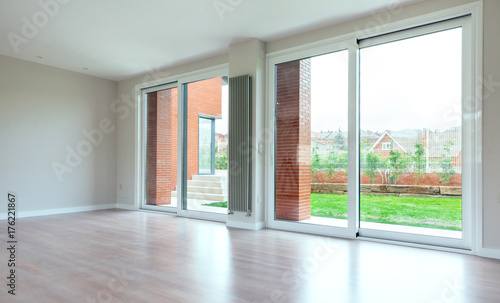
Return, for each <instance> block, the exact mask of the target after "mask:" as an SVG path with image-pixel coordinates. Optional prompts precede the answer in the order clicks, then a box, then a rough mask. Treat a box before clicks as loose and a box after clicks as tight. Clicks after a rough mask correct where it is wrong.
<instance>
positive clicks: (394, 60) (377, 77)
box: [268, 17, 477, 249]
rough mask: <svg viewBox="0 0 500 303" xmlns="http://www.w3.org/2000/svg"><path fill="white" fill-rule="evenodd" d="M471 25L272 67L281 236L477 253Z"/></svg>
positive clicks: (332, 49)
mask: <svg viewBox="0 0 500 303" xmlns="http://www.w3.org/2000/svg"><path fill="white" fill-rule="evenodd" d="M470 18H471V17H462V18H457V19H453V20H448V21H443V22H436V23H433V24H431V25H426V26H417V27H411V28H410V29H407V30H404V29H396V30H395V31H394V32H393V33H384V34H383V35H379V36H376V37H369V38H365V37H363V38H362V39H357V37H356V38H355V39H353V40H348V41H345V42H336V43H331V44H323V45H320V46H317V47H305V48H304V49H301V50H297V51H295V52H285V53H283V54H282V55H280V54H275V55H272V56H270V59H269V62H270V64H271V66H270V67H269V68H270V70H269V77H270V83H269V86H268V87H269V88H270V92H269V96H270V97H272V98H274V101H275V104H274V106H273V107H271V106H270V107H269V111H270V113H271V114H270V115H269V117H270V118H269V120H268V123H269V125H274V127H273V129H274V134H275V136H274V138H275V139H274V146H275V148H274V150H271V152H270V154H269V155H270V156H269V157H268V159H269V160H268V161H272V164H273V166H274V170H273V171H272V172H270V175H272V179H271V177H270V178H269V180H274V182H273V183H272V184H268V186H269V188H270V189H271V191H270V196H269V198H270V199H271V200H272V201H274V203H273V205H271V206H270V207H269V212H270V214H271V216H269V217H268V225H269V226H270V227H273V228H282V229H288V230H298V231H307V232H316V233H322V234H330V235H341V236H347V237H353V238H354V237H357V236H364V237H372V238H378V239H390V240H398V241H405V242H413V243H424V244H431V245H441V246H448V247H455V248H465V249H469V248H470V247H471V237H472V216H471V213H472V191H473V181H472V164H471V163H473V162H474V154H473V150H474V148H475V146H474V142H475V141H474V137H473V134H474V133H475V132H474V127H475V125H477V120H476V119H477V116H475V115H473V114H471V112H473V111H474V110H475V108H474V104H473V103H472V101H471V100H472V98H468V97H467V96H471V95H472V94H473V91H472V90H473V88H474V85H473V83H474V82H473V81H474V74H473V72H472V71H473V69H472V64H471V62H472V38H471V28H470ZM464 109H467V111H466V110H464Z"/></svg>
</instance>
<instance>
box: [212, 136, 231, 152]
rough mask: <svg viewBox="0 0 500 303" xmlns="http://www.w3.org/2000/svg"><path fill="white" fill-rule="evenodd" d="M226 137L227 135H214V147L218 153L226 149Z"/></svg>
mask: <svg viewBox="0 0 500 303" xmlns="http://www.w3.org/2000/svg"><path fill="white" fill-rule="evenodd" d="M227 137H228V135H227V134H219V133H215V145H216V146H217V148H218V149H219V150H220V151H222V150H225V149H227Z"/></svg>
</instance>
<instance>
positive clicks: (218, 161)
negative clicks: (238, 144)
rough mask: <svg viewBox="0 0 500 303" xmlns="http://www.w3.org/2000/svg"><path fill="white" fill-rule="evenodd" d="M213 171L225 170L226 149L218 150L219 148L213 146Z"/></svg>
mask: <svg viewBox="0 0 500 303" xmlns="http://www.w3.org/2000/svg"><path fill="white" fill-rule="evenodd" d="M215 169H217V170H227V149H222V150H219V147H218V146H215Z"/></svg>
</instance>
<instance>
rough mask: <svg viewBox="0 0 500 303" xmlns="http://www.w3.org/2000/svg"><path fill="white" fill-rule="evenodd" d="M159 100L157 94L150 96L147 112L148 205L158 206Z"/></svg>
mask: <svg viewBox="0 0 500 303" xmlns="http://www.w3.org/2000/svg"><path fill="white" fill-rule="evenodd" d="M156 101H157V98H156V93H151V94H148V106H147V108H148V112H147V123H148V124H147V132H148V133H147V141H146V153H147V159H146V172H147V173H146V203H147V204H151V205H156V191H157V186H156V182H157V181H156V180H157V177H156V164H157V160H156V154H157V142H156V138H157V135H156V129H157V124H156V122H157V114H158V110H157V106H156V104H157V102H156Z"/></svg>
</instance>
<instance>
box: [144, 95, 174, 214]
mask: <svg viewBox="0 0 500 303" xmlns="http://www.w3.org/2000/svg"><path fill="white" fill-rule="evenodd" d="M146 162H147V165H146V167H147V176H146V184H147V186H146V191H147V192H146V198H147V203H148V204H150V205H168V204H170V203H171V200H170V197H171V192H172V191H173V190H175V186H176V184H177V88H173V89H168V90H163V91H159V92H154V93H150V94H148V132H147V160H146Z"/></svg>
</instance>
